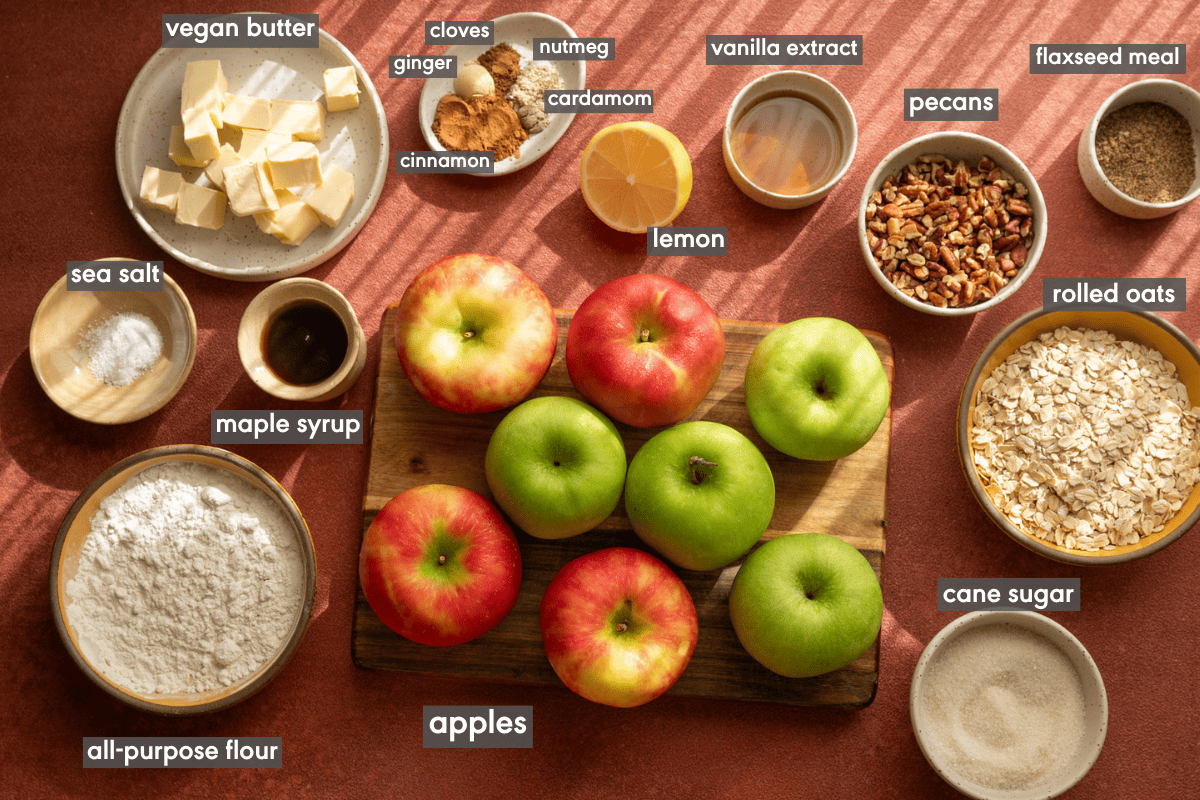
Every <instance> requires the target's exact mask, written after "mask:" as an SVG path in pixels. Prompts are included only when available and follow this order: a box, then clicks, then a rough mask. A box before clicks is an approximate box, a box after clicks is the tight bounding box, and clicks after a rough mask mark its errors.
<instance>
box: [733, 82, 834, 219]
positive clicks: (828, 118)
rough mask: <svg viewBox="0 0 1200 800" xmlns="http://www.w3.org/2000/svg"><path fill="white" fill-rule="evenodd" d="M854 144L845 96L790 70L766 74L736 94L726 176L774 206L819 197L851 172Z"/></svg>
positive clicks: (808, 201) (793, 204)
mask: <svg viewBox="0 0 1200 800" xmlns="http://www.w3.org/2000/svg"><path fill="white" fill-rule="evenodd" d="M857 147H858V124H857V122H855V119H854V110H853V109H852V108H850V103H849V102H847V100H846V98H845V97H844V96H843V95H842V93H841V92H839V91H838V90H837V88H836V87H835V86H834V85H833V84H832V83H830V82H829V81H827V80H825V79H823V78H819V77H817V76H816V75H812V74H810V73H807V72H797V71H794V70H783V71H781V72H772V73H770V74H768V75H764V76H762V77H761V78H758V79H756V80H753V81H751V82H750V83H749V84H747V85H746V86H745V88H743V89H742V90H741V91H740V92H738V94H737V96H736V97H735V98H733V104H732V105H731V106H730V107H729V114H728V115H727V116H726V117H725V132H724V135H723V136H722V137H721V150H722V152H723V153H724V156H725V169H726V170H727V171H728V172H729V177H730V178H732V179H733V182H734V183H735V184H736V185H737V187H738V188H739V189H741V190H742V192H744V193H745V194H746V196H747V197H749V198H750V199H752V200H756V201H758V202H759V203H762V204H763V205H765V206H770V207H772V208H803V207H804V206H810V205H812V204H813V203H816V202H817V201H819V200H822V199H824V197H825V196H826V195H827V194H829V193H830V192H831V191H833V187H834V186H836V185H837V182H838V181H840V180H841V179H842V176H843V175H845V174H846V170H848V169H850V163H851V162H852V161H854V153H855V150H856V149H857Z"/></svg>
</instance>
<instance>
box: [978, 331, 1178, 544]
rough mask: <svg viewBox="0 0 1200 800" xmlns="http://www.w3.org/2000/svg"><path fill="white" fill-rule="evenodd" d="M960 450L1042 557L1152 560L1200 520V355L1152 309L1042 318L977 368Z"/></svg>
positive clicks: (997, 512)
mask: <svg viewBox="0 0 1200 800" xmlns="http://www.w3.org/2000/svg"><path fill="white" fill-rule="evenodd" d="M958 452H959V458H960V459H961V461H962V466H963V471H964V473H965V474H966V478H967V483H968V484H969V485H970V487H971V491H972V492H973V493H974V495H975V498H976V499H977V500H978V501H979V504H980V506H982V508H983V510H984V511H985V512H986V513H987V515H988V516H989V517H990V518H991V519H992V521H993V522H995V523H996V525H998V526H999V527H1000V529H1001V530H1003V531H1004V532H1005V533H1006V534H1008V536H1009V537H1010V538H1012V539H1013V540H1015V541H1016V542H1018V543H1020V544H1022V545H1024V546H1025V547H1027V548H1029V549H1030V550H1033V551H1034V552H1036V553H1039V554H1041V555H1044V556H1046V557H1048V558H1052V559H1055V560H1056V561H1063V562H1067V563H1071V564H1114V563H1121V562H1124V561H1131V560H1133V559H1136V558H1142V557H1144V556H1148V555H1150V554H1151V553H1155V552H1157V551H1159V550H1161V549H1163V548H1164V547H1166V546H1167V545H1169V544H1170V543H1171V542H1173V541H1175V540H1176V539H1178V538H1179V537H1180V536H1182V535H1183V534H1184V533H1185V532H1187V531H1188V530H1189V529H1190V528H1192V527H1193V526H1194V525H1195V524H1196V523H1197V522H1198V521H1200V349H1198V348H1197V347H1196V344H1195V343H1194V342H1192V341H1191V340H1190V339H1188V337H1187V336H1186V335H1184V334H1183V332H1182V331H1180V330H1179V329H1178V328H1176V327H1175V326H1174V325H1172V324H1170V323H1169V322H1167V321H1165V320H1163V319H1161V318H1160V317H1158V316H1156V315H1154V314H1151V313H1148V312H1144V311H1045V310H1043V309H1038V310H1036V311H1031V312H1029V313H1028V314H1025V315H1024V316H1022V317H1021V318H1019V319H1017V320H1016V321H1015V322H1013V323H1012V324H1011V325H1009V326H1008V327H1007V328H1005V329H1004V330H1003V331H1001V333H1000V334H999V335H998V336H997V337H996V338H995V339H994V340H993V341H992V343H991V344H990V345H988V347H987V348H986V349H985V350H984V351H983V353H982V354H981V355H980V356H979V359H978V361H976V362H975V367H974V369H972V370H971V374H970V376H968V378H967V381H966V384H965V386H964V387H963V393H962V397H961V398H960V400H959V408H958Z"/></svg>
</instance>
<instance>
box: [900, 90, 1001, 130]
mask: <svg viewBox="0 0 1200 800" xmlns="http://www.w3.org/2000/svg"><path fill="white" fill-rule="evenodd" d="M999 119H1000V90H999V89H905V90H904V121H905V122H943V121H952V122H996V121H997V120H999Z"/></svg>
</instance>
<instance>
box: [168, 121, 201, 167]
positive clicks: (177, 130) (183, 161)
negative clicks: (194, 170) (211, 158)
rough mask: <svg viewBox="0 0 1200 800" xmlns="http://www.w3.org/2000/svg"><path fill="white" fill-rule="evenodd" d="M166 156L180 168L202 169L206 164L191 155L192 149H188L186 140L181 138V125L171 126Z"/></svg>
mask: <svg viewBox="0 0 1200 800" xmlns="http://www.w3.org/2000/svg"><path fill="white" fill-rule="evenodd" d="M167 155H169V156H170V157H171V160H172V161H174V162H175V163H176V164H178V165H179V166H181V167H203V166H204V165H205V164H207V163H208V162H207V161H201V160H200V159H198V158H196V157H195V156H194V155H192V149H191V148H190V147H188V143H187V140H186V139H184V138H183V126H182V125H172V126H171V145H170V147H169V148H168V152H167Z"/></svg>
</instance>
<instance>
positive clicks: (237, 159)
mask: <svg viewBox="0 0 1200 800" xmlns="http://www.w3.org/2000/svg"><path fill="white" fill-rule="evenodd" d="M245 160H246V159H244V158H242V157H241V156H239V155H238V154H237V150H234V149H233V145H231V144H223V145H221V151H220V154H219V155H218V156H217V157H216V159H215V160H213V161H211V162H209V164H208V166H207V167H205V168H204V174H205V175H207V176H208V179H209V180H210V181H212V182H213V184H214V185H215V186H216V187H217V188H218V189H220V190H221V191H224V190H225V169H226V168H227V167H232V166H233V165H234V164H241V163H244V162H245Z"/></svg>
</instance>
